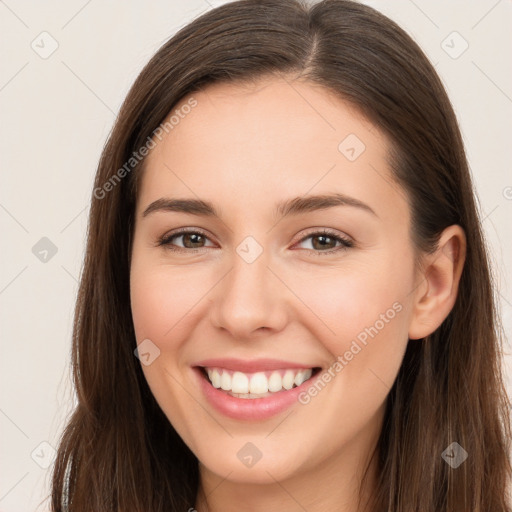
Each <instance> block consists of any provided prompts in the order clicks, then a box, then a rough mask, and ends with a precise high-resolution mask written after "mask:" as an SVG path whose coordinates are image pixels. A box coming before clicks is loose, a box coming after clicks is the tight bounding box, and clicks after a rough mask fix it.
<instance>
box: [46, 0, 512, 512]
mask: <svg viewBox="0 0 512 512" xmlns="http://www.w3.org/2000/svg"><path fill="white" fill-rule="evenodd" d="M89 223H90V224H89V235H88V242H87V252H86V258H85V265H84V270H83V274H82V279H81V286H80V292H79V297H78V301H77V307H76V316H75V328H74V344H73V360H74V365H75V366H74V370H75V373H74V376H75V386H76V389H77V395H78V405H77V407H76V410H75V412H74V414H73V417H72V418H71V420H70V422H69V424H68V426H67V428H66V430H65V432H64V435H63V438H62V442H61V444H60V447H59V452H58V457H57V461H56V465H55V469H54V476H53V491H52V503H53V510H54V511H61V510H69V511H73V512H77V511H85V510H87V511H90V510H94V511H96V512H101V511H107V510H120V511H124V512H128V511H131V510H141V511H142V510H144V511H160V510H162V511H163V510H166V511H169V510H175V511H178V510H194V509H195V510H198V511H199V512H203V511H206V510H210V511H217V510H231V509H233V510H234V509H236V510H240V509H244V507H245V508H246V509H247V510H278V509H279V510H288V511H292V510H293V511H294V510H309V511H316V510H333V511H334V510H337V511H349V510H350V511H355V510H357V511H363V510H366V511H373V512H375V511H390V512H391V511H393V512H412V511H420V510H421V511H422V512H425V511H428V512H434V511H435V512H438V511H440V510H443V511H447V512H458V511H460V512H462V511H464V512H468V511H482V512H483V511H493V512H494V511H500V512H501V511H508V512H510V510H511V509H510V505H508V504H507V501H508V500H509V495H508V493H509V487H508V485H509V481H510V474H511V467H510V461H509V450H510V446H509V438H510V424H509V418H508V408H509V402H508V399H507V397H506V394H505V391H504V386H503V379H502V375H501V373H500V372H501V367H500V336H499V329H498V327H497V326H498V325H499V323H498V317H497V312H496V311H495V306H494V296H493V289H492V286H491V284H492V283H491V277H490V271H489V267H488V261H487V255H486V252H485V246H484V241H483V236H482V230H481V226H480V223H479V219H478V215H477V211H476V207H475V200H474V197H473V192H472V183H471V179H470V175H469V172H468V166H467V161H466V157H465V153H464V148H463V143H462V140H461V135H460V131H459V128H458V126H457V122H456V118H455V115H454V113H453V109H452V107H451V105H450V102H449V100H448V98H447V95H446V93H445V91H444V89H443V87H442V85H441V82H440V80H439V78H438V77H437V75H436V73H435V71H434V69H433V68H432V66H431V65H430V63H429V62H428V60H427V59H426V57H425V56H424V54H423V53H422V51H421V50H420V49H419V47H418V46H417V45H416V44H415V43H414V42H413V41H412V40H411V39H410V38H409V37H408V36H407V35H406V34H405V33H404V31H403V30H401V29H400V28H399V27H398V26H397V25H396V24H394V23H393V22H392V21H390V20H389V19H387V18H386V17H384V16H383V15H381V14H379V13H378V12H376V11H375V10H373V9H371V8H369V7H366V6H363V5H359V4H357V3H353V2H350V1H344V0H325V1H323V2H320V3H317V4H316V5H312V6H308V5H307V4H305V3H300V2H298V1H293V0H287V1H278V0H272V1H271V0H265V1H263V2H262V1H253V0H242V1H238V2H232V3H229V4H226V5H223V6H221V7H219V8H216V9H213V10H211V11H209V12H208V13H206V14H204V15H203V16H201V17H199V18H197V19H196V20H194V21H193V22H192V23H190V24H189V25H188V26H186V27H184V28H183V29H181V30H180V31H179V32H178V33H177V34H176V35H175V36H174V37H173V38H172V39H170V40H169V41H168V42H167V43H166V44H165V45H164V46H163V47H162V48H161V49H160V50H159V51H158V52H157V54H156V55H155V56H154V57H153V58H152V59H151V61H150V62H149V63H148V65H147V66H146V67H145V69H144V70H143V71H142V72H141V74H140V76H139V77H138V79H137V80H136V82H135V84H134V85H133V87H132V89H131V91H130V92H129V94H128V96H127V98H126V100H125V102H124V104H123V107H122V109H121V112H120V114H119V117H118V119H117V122H116V125H115V127H114V129H113V131H112V133H111V135H110V138H109V140H108V143H107V145H106V147H105V149H104V151H103V154H102V157H101V161H100V163H99V167H98V171H97V175H96V181H95V188H94V191H93V197H92V205H91V213H90V220H89ZM317 256H321V257H317Z"/></svg>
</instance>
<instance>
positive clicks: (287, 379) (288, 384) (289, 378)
mask: <svg viewBox="0 0 512 512" xmlns="http://www.w3.org/2000/svg"><path fill="white" fill-rule="evenodd" d="M294 380H295V373H294V372H292V371H291V370H286V373H285V374H284V377H283V388H284V389H292V388H293V381H294Z"/></svg>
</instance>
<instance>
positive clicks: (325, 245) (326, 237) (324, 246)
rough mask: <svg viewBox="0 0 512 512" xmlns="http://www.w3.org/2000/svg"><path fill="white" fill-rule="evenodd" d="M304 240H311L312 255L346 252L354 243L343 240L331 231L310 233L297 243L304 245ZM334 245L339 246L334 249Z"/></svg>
mask: <svg viewBox="0 0 512 512" xmlns="http://www.w3.org/2000/svg"><path fill="white" fill-rule="evenodd" d="M306 240H311V242H310V244H309V245H310V246H311V248H312V249H313V251H312V252H313V253H316V254H319V255H320V254H332V253H335V252H338V251H343V250H346V249H348V248H350V247H354V243H353V242H352V241H351V240H348V239H346V238H343V237H341V236H339V235H338V234H336V233H334V232H331V231H320V232H316V233H310V234H309V235H307V236H306V237H304V238H303V239H302V240H301V241H300V242H299V243H304V242H305V241H306ZM336 244H339V245H338V246H337V247H336ZM307 248H308V247H306V249H307Z"/></svg>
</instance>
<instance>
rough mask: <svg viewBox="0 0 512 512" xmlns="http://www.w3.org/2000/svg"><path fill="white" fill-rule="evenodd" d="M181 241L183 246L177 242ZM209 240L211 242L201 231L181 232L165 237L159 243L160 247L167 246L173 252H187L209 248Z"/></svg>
mask: <svg viewBox="0 0 512 512" xmlns="http://www.w3.org/2000/svg"><path fill="white" fill-rule="evenodd" d="M180 239H181V244H179V245H177V244H176V241H179V240H180ZM207 240H209V239H208V237H207V236H206V235H204V234H203V233H201V232H200V231H193V230H181V231H177V232H175V233H171V234H169V235H165V236H164V237H162V238H161V239H160V240H159V241H158V245H161V246H165V247H166V248H168V249H170V250H172V251H187V250H194V249H203V248H206V247H208V246H206V245H205V243H206V241H207ZM173 246H174V247H173Z"/></svg>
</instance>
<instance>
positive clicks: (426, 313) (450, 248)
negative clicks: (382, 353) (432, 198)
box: [409, 224, 466, 340]
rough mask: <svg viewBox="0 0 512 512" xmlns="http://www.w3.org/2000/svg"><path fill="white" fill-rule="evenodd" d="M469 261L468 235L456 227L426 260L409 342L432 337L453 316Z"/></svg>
mask: <svg viewBox="0 0 512 512" xmlns="http://www.w3.org/2000/svg"><path fill="white" fill-rule="evenodd" d="M465 259H466V235H465V233H464V230H463V229H462V228H461V227H460V226H458V225H456V224H454V225H452V226H449V227H447V228H446V229H445V230H444V231H443V233H442V234H441V236H440V238H439V244H438V248H437V250H436V251H435V252H434V253H432V254H429V255H426V256H425V257H424V264H423V268H422V272H421V274H420V275H419V276H418V279H419V281H418V283H419V284H418V285H417V286H416V294H415V297H414V304H413V313H412V318H411V323H410V326H409V339H411V340H415V339H420V338H424V337H426V336H428V335H429V334H432V333H433V332H434V331H435V330H436V329H437V328H438V327H439V326H440V325H441V324H442V323H443V321H444V320H445V318H446V317H447V316H448V315H449V314H450V311H451V310H452V308H453V306H454V304H455V301H456V299H457V292H458V289H459V281H460V276H461V275H462V269H463V267H464V261H465Z"/></svg>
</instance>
